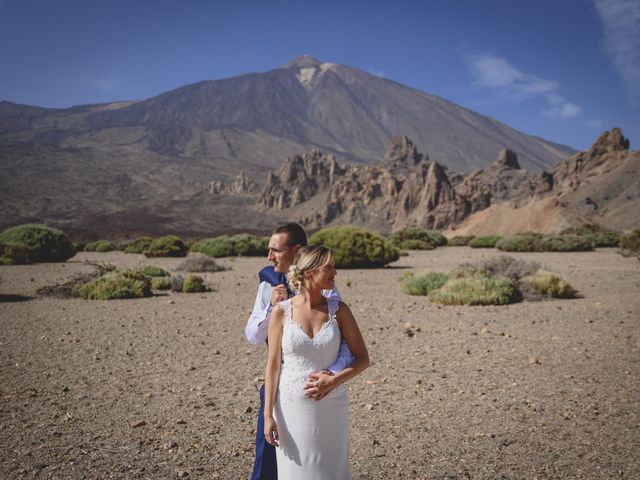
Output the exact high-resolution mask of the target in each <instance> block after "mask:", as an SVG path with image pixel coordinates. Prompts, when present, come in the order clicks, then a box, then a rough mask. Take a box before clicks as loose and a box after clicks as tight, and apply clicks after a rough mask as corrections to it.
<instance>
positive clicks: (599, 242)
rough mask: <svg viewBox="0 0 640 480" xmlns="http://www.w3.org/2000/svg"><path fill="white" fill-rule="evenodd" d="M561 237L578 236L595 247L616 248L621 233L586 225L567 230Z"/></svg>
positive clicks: (561, 233) (598, 226) (589, 224)
mask: <svg viewBox="0 0 640 480" xmlns="http://www.w3.org/2000/svg"><path fill="white" fill-rule="evenodd" d="M560 235H578V236H580V237H583V238H585V239H586V240H588V241H589V242H591V243H592V244H593V245H594V246H595V247H616V246H618V242H619V241H620V236H621V233H620V232H618V231H616V230H611V229H609V228H606V227H603V226H601V225H596V224H591V223H585V224H584V225H582V226H580V227H572V228H567V229H565V230H563V231H562V232H560Z"/></svg>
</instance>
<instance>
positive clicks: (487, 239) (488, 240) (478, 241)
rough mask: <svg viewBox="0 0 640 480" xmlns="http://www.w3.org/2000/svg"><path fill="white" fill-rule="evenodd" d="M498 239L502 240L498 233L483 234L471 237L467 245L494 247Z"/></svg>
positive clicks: (472, 246)
mask: <svg viewBox="0 0 640 480" xmlns="http://www.w3.org/2000/svg"><path fill="white" fill-rule="evenodd" d="M500 240H502V237H501V236H500V235H485V236H482V237H475V238H473V239H472V240H470V241H469V243H468V245H469V246H470V247H471V248H494V247H495V246H496V243H498V242H499V241H500Z"/></svg>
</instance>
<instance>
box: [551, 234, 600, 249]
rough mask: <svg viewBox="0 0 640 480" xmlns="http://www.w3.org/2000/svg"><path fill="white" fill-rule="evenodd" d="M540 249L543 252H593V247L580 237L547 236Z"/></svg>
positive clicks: (588, 241)
mask: <svg viewBox="0 0 640 480" xmlns="http://www.w3.org/2000/svg"><path fill="white" fill-rule="evenodd" d="M539 248H540V251H541V252H586V251H589V250H593V245H592V243H591V241H590V240H588V239H586V238H584V237H580V236H578V235H545V236H544V237H542V238H541V239H540V247H539Z"/></svg>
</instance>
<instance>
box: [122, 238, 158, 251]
mask: <svg viewBox="0 0 640 480" xmlns="http://www.w3.org/2000/svg"><path fill="white" fill-rule="evenodd" d="M152 242H153V238H151V237H138V238H136V239H135V240H133V241H131V242H127V243H124V244H122V245H121V246H120V249H121V250H122V251H123V252H124V253H144V252H145V251H146V250H147V249H148V248H149V246H151V243H152Z"/></svg>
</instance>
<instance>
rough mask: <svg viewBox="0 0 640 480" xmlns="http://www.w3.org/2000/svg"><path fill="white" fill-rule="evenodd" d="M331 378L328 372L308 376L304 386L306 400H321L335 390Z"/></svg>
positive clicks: (331, 375) (323, 371) (331, 374)
mask: <svg viewBox="0 0 640 480" xmlns="http://www.w3.org/2000/svg"><path fill="white" fill-rule="evenodd" d="M332 377H333V373H331V372H330V371H329V370H322V371H320V372H313V373H312V374H310V375H309V378H308V379H307V382H306V383H305V384H304V394H305V396H306V397H307V398H313V399H314V400H316V401H317V400H322V399H323V398H324V397H326V396H327V394H328V393H329V392H330V391H331V390H333V389H334V388H335V385H334V384H333V378H332Z"/></svg>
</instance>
